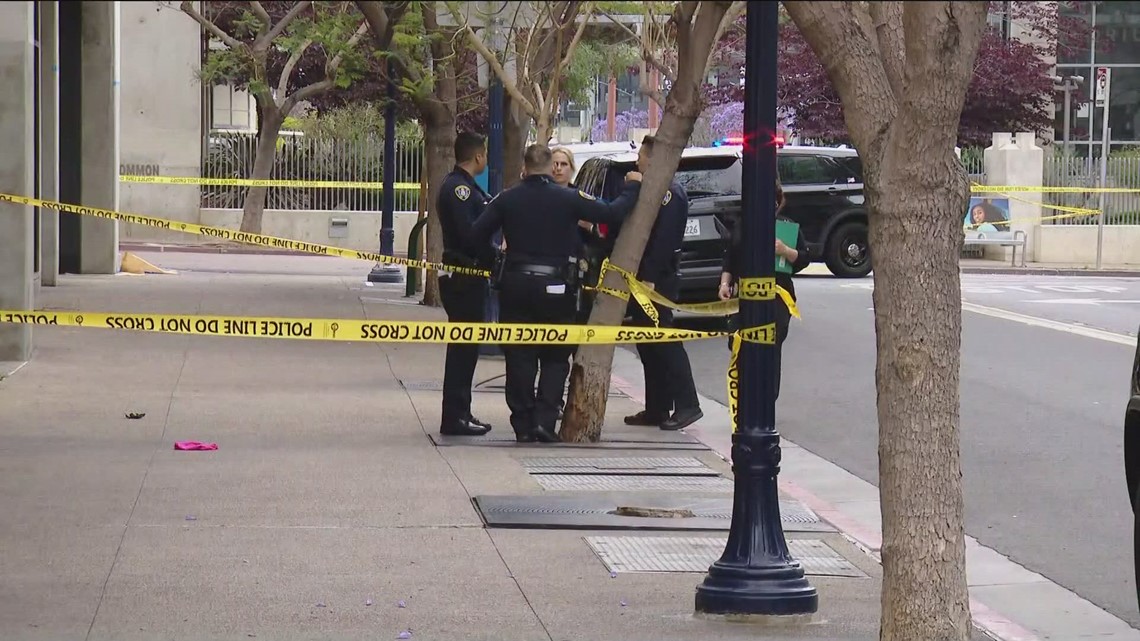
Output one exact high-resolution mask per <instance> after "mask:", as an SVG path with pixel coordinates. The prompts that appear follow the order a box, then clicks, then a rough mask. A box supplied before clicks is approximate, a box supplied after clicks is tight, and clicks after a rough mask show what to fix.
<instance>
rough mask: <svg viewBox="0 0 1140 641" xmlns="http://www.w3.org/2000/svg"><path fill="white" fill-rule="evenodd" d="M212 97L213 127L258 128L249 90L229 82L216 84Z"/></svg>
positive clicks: (211, 125)
mask: <svg viewBox="0 0 1140 641" xmlns="http://www.w3.org/2000/svg"><path fill="white" fill-rule="evenodd" d="M210 98H211V100H210V102H211V116H212V118H211V122H210V127H211V128H212V129H238V130H243V131H250V130H254V129H256V128H257V126H256V121H255V119H254V118H253V115H255V114H254V113H253V101H252V100H251V98H250V95H249V92H247V91H243V90H241V89H235V88H233V87H232V86H230V85H228V84H226V85H214V87H213V90H212V94H211V96H210Z"/></svg>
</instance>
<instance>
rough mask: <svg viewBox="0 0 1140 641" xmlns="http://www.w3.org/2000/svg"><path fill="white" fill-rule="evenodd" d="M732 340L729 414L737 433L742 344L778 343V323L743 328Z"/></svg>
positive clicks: (729, 371)
mask: <svg viewBox="0 0 1140 641" xmlns="http://www.w3.org/2000/svg"><path fill="white" fill-rule="evenodd" d="M729 340H730V341H731V346H732V349H731V352H732V355H731V356H730V357H729V359H728V376H727V377H726V378H727V380H728V416H729V420H731V421H732V431H733V433H736V431H737V426H738V424H739V423H738V421H737V414H738V411H739V406H740V369H739V368H738V367H737V361H738V359H739V358H740V344H741V343H742V342H747V343H760V344H762V345H775V344H776V324H775V323H769V324H767V325H763V326H761V327H753V328H751V329H745V330H741V331H739V332H736V333H734V334H733V335H732V337H731V338H730V339H729Z"/></svg>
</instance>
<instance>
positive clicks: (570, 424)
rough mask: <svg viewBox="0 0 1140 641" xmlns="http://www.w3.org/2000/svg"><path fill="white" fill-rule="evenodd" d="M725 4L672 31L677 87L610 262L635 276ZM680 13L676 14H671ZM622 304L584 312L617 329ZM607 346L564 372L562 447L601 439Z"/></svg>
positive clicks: (612, 279)
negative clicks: (675, 43) (566, 387)
mask: <svg viewBox="0 0 1140 641" xmlns="http://www.w3.org/2000/svg"><path fill="white" fill-rule="evenodd" d="M730 5H731V3H729V2H702V3H700V12H699V15H698V16H697V18H696V20H695V22H694V23H692V24H688V23H681V24H678V25H677V30H678V38H677V41H678V52H679V55H678V60H680V61H681V64H680V68H679V69H678V70H677V82H676V83H675V84H674V86H673V89H672V91H670V92H669V97H668V99H667V100H666V101H665V117H664V118H663V119H662V121H661V127H660V128H658V130H657V135H656V139H657V144H655V145H654V146H653V154H652V156H651V158H650V162H649V167H648V168H647V169H646V171H645V172H644V179H643V181H642V185H641V193H640V195H639V196H638V199H637V205H636V206H634V208H633V212H632V213H631V214H630V216H629V217H628V218H627V219H626V221H625V222H624V223H623V224H622V226H621V232H620V233H619V234H618V238H617V242H616V243H615V245H614V250H613V254H612V255H611V256H610V262H612V263H613V264H614V265H617V266H618V267H621V268H623V269H625V270H626V271H629V272H635V273H636V272H637V268H638V265H639V264H640V263H641V254H642V252H644V251H645V243H646V242H647V241H648V240H649V232H650V231H651V230H652V229H653V223H654V222H655V221H656V220H657V213H658V211H659V210H660V209H661V201H662V200H664V198H665V192H667V191H669V186H670V185H671V184H672V182H673V174H675V173H676V171H677V164H678V163H679V162H680V161H681V152H682V151H683V150H684V148H685V146H686V145H687V144H688V142H689V136H691V135H692V133H693V125H694V123H695V122H696V120H697V117H698V116H700V115H701V110H702V108H703V105H702V103H701V93H700V86H701V82H702V80H703V76H704V70H705V64H706V63H707V61H708V58H709V56H710V55H711V54H712V48H713V45H714V44H715V35H716V33H717V31H718V30H719V27H720V22H721V19H723V17H724V14H725V12H726V11H727V10H728V8H729V6H730ZM679 13H680V9H678V11H677V13H675V16H674V17H675V19H676V17H677V14H679ZM602 284H603V285H604V286H605V287H610V288H613V289H617V290H621V291H629V289H628V287H627V286H626V284H625V281H624V280H622V279H621V277H620V276H618V274H617V273H616V272H613V271H609V272H606V277H605V282H604V283H602ZM625 309H626V302H625V301H623V300H621V299H619V298H616V297H614V296H608V295H600V296H598V297H597V298H595V299H594V308H593V309H592V310H591V311H590V320H589V324H591V325H611V326H612V325H620V324H621V321H622V319H623V318H624V317H625ZM613 358H614V346H613V345H582V346H580V347H579V348H578V353H577V355H576V356H575V357H574V364H573V366H572V367H571V370H570V393H569V399H568V400H567V402H566V409H565V413H564V418H563V420H562V427H561V430H560V431H559V435H560V436H561V437H562V440H563V441H567V442H582V441H590V442H596V441H598V440H599V439H600V438H601V435H602V424H603V422H604V421H605V416H606V401H607V400H608V397H609V387H610V369H611V367H612V365H613Z"/></svg>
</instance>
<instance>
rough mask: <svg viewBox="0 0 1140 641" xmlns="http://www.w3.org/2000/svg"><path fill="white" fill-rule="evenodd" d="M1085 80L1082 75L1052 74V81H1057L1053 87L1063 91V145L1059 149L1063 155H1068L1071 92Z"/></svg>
mask: <svg viewBox="0 0 1140 641" xmlns="http://www.w3.org/2000/svg"><path fill="white" fill-rule="evenodd" d="M1084 81H1085V79H1084V76H1065V77H1064V78H1062V77H1061V76H1053V82H1056V83H1059V84H1060V86H1059V87H1053V88H1054V89H1055V90H1058V91H1063V92H1065V121H1064V127H1065V129H1064V133H1063V134H1062V135H1063V136H1064V141H1065V142H1064V146H1063V147H1062V148H1061V150H1062V151H1063V152H1064V155H1065V157H1066V158H1067V157H1068V156H1069V113H1070V110H1071V108H1072V104H1073V100H1072V94H1073V92H1074V91H1076V90H1077V89H1078V88H1079V87H1080V86H1081V83H1083V82H1084Z"/></svg>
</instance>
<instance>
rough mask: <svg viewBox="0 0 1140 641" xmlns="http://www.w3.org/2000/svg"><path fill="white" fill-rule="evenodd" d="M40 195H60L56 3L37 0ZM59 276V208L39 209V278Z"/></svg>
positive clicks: (47, 281) (52, 280) (50, 280)
mask: <svg viewBox="0 0 1140 641" xmlns="http://www.w3.org/2000/svg"><path fill="white" fill-rule="evenodd" d="M39 38H40V68H39V75H40V132H39V136H40V198H43V199H44V200H60V198H59V6H58V4H57V3H55V2H40V34H39ZM58 279H59V212H57V211H55V210H54V209H41V210H40V280H41V283H42V284H43V285H44V286H46V287H54V286H55V284H56V281H57V280H58Z"/></svg>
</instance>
